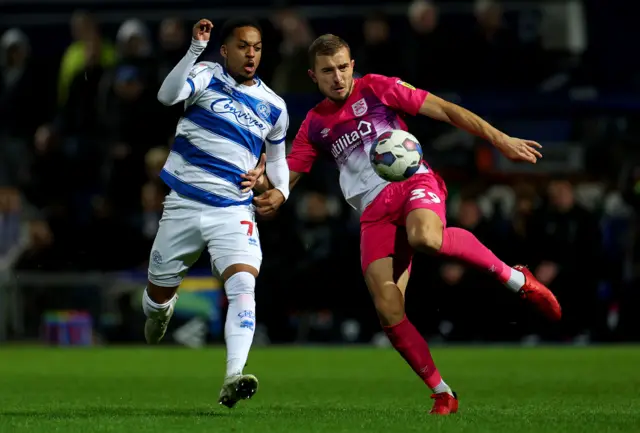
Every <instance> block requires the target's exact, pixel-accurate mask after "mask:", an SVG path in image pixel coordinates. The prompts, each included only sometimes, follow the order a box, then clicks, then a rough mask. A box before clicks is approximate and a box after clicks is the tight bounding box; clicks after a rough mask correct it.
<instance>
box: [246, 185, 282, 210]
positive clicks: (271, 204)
mask: <svg viewBox="0 0 640 433" xmlns="http://www.w3.org/2000/svg"><path fill="white" fill-rule="evenodd" d="M253 203H254V204H255V206H256V211H257V212H258V215H261V216H265V217H268V216H272V215H274V214H275V213H276V211H277V210H278V208H279V207H280V206H282V203H284V195H282V193H281V192H280V191H279V190H277V189H275V188H274V189H270V190H269V191H267V192H265V193H263V194H260V195H259V196H257V197H254V199H253Z"/></svg>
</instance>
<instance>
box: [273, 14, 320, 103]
mask: <svg viewBox="0 0 640 433" xmlns="http://www.w3.org/2000/svg"><path fill="white" fill-rule="evenodd" d="M273 22H274V26H275V27H276V29H278V30H280V31H281V32H282V43H281V44H280V55H281V57H282V60H281V61H280V64H278V66H276V68H275V71H274V74H273V79H272V80H271V88H272V89H273V91H274V92H276V93H278V94H287V93H311V92H313V93H315V92H316V91H317V88H316V85H315V84H314V83H313V81H311V80H310V79H309V77H308V76H307V70H308V69H309V56H308V53H307V51H308V49H309V45H311V42H312V41H313V38H314V35H313V31H312V30H311V27H310V26H309V23H308V22H307V20H306V19H304V18H303V17H301V16H300V15H299V14H297V13H296V12H295V11H293V10H289V9H287V10H284V11H282V12H280V13H279V14H277V15H276V16H275V17H274V19H273Z"/></svg>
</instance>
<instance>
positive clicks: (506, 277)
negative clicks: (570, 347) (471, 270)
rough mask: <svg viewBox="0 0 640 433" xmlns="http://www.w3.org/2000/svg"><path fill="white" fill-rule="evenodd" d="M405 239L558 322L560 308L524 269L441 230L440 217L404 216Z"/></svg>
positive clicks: (469, 238)
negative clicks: (485, 277)
mask: <svg viewBox="0 0 640 433" xmlns="http://www.w3.org/2000/svg"><path fill="white" fill-rule="evenodd" d="M406 227H407V236H408V240H409V244H410V245H411V247H413V248H414V249H415V250H417V251H420V252H423V253H427V254H440V255H444V256H447V257H452V258H456V259H459V260H461V261H463V262H465V263H467V264H469V265H472V266H475V267H477V268H479V269H481V270H484V271H485V272H488V273H491V274H492V275H494V276H495V277H496V278H497V279H498V280H499V281H500V282H501V283H503V284H504V285H505V286H506V287H508V288H509V289H511V290H513V291H514V292H516V293H518V294H519V295H520V297H522V298H523V299H526V300H529V301H530V302H532V303H533V304H534V305H535V306H536V308H537V309H538V310H540V312H542V314H544V315H545V316H546V317H547V318H549V319H550V320H554V321H556V320H560V317H561V309H560V304H559V303H558V301H557V300H556V298H555V296H554V295H553V293H551V291H550V290H549V289H548V288H547V287H545V286H544V285H543V284H542V283H540V282H539V281H538V280H537V279H536V278H535V277H534V276H533V275H532V274H531V272H529V270H528V269H526V268H525V267H524V266H521V265H517V266H514V267H513V268H512V267H510V266H508V265H506V264H505V263H504V262H502V261H501V260H500V259H499V258H498V257H496V256H495V254H493V253H492V252H491V250H489V249H488V248H487V247H485V246H484V245H483V244H482V243H481V242H480V241H479V240H478V239H477V238H476V237H475V236H474V235H473V234H472V233H470V232H468V231H467V230H464V229H460V228H456V227H444V224H443V223H442V221H441V220H440V217H439V216H438V215H437V214H436V213H435V212H433V211H432V210H429V209H414V210H412V211H411V212H409V214H408V215H407V221H406Z"/></svg>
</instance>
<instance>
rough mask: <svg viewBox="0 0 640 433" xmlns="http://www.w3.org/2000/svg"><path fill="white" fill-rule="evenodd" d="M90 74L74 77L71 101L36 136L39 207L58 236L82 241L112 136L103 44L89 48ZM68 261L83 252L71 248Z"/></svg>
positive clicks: (92, 43) (87, 70) (87, 68)
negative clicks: (104, 99) (104, 105)
mask: <svg viewBox="0 0 640 433" xmlns="http://www.w3.org/2000/svg"><path fill="white" fill-rule="evenodd" d="M83 48H84V50H85V53H84V55H83V58H84V61H85V69H84V70H83V71H81V72H79V73H78V74H76V75H75V77H73V80H72V81H71V84H70V86H69V93H68V98H67V100H66V102H65V104H64V106H63V107H62V108H61V109H60V110H59V112H58V113H57V115H56V117H55V119H54V120H53V122H51V123H50V124H46V125H43V126H41V127H40V128H38V130H37V131H36V136H35V150H36V157H35V166H34V168H33V170H32V173H34V174H37V179H36V183H37V185H38V187H37V188H35V194H34V196H36V198H34V201H35V203H36V204H37V205H38V206H39V207H47V208H50V211H51V214H50V217H51V219H50V223H51V225H52V229H53V231H54V234H55V235H56V237H60V238H62V239H70V240H76V241H77V242H80V243H83V240H82V236H79V233H80V232H81V229H83V228H86V229H88V224H89V221H90V219H91V213H92V212H93V210H92V209H93V207H92V205H91V201H92V198H93V195H94V194H96V193H97V192H98V191H99V189H100V188H101V186H102V182H103V178H102V171H101V169H102V166H103V161H104V156H105V144H106V138H107V136H108V131H107V130H106V125H105V124H104V121H103V119H101V117H100V116H99V112H98V88H99V83H100V81H101V79H102V76H103V74H104V67H103V65H102V63H101V53H102V48H101V43H100V41H98V40H93V41H88V42H87V43H85V44H83ZM65 246H66V247H67V248H69V252H68V257H72V255H73V254H76V253H77V251H78V250H79V248H78V246H77V245H74V244H73V242H68V244H65Z"/></svg>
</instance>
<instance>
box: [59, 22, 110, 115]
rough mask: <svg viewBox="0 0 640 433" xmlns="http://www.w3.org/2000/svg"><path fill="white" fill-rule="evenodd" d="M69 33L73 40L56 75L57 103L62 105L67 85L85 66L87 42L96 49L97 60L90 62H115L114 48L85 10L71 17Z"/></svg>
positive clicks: (106, 63)
mask: <svg viewBox="0 0 640 433" xmlns="http://www.w3.org/2000/svg"><path fill="white" fill-rule="evenodd" d="M71 35H72V36H73V42H72V43H71V45H69V47H68V48H67V50H66V51H65V53H64V55H63V56H62V62H61V63H60V74H59V77H58V103H59V105H61V106H62V105H64V104H65V103H66V101H67V97H68V96H69V86H70V85H71V83H72V81H73V80H74V78H75V77H76V76H77V75H78V74H79V73H81V72H83V71H84V69H85V66H87V64H88V63H89V62H88V60H89V59H88V58H87V52H88V50H87V47H86V45H87V44H91V45H92V46H93V48H92V50H93V51H95V50H97V53H96V54H95V55H97V60H96V59H92V60H91V62H90V63H92V64H98V65H100V66H101V67H103V68H106V67H109V66H112V65H113V64H114V63H115V62H116V50H115V48H114V47H113V45H112V44H110V43H109V42H108V41H106V40H105V39H103V38H102V36H101V34H100V28H99V26H98V23H97V22H96V21H95V19H94V17H93V16H92V15H90V14H89V13H87V12H84V11H78V12H75V13H74V14H73V16H72V17H71Z"/></svg>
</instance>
